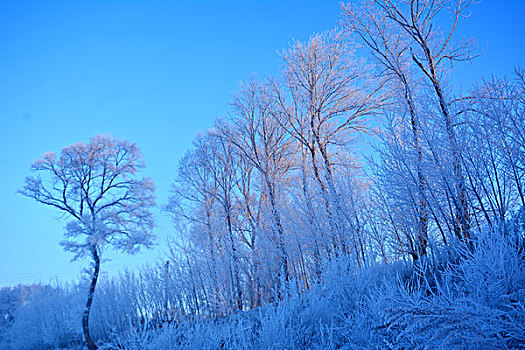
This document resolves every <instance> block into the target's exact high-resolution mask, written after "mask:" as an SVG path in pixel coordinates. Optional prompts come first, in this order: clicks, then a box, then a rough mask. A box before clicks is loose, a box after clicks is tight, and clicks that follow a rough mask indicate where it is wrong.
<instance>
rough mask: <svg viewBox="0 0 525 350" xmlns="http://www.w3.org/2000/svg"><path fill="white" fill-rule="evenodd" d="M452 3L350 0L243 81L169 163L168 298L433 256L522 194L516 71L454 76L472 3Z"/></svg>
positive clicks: (510, 209)
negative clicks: (464, 85)
mask: <svg viewBox="0 0 525 350" xmlns="http://www.w3.org/2000/svg"><path fill="white" fill-rule="evenodd" d="M447 4H448V3H447V2H435V1H406V2H404V1H403V2H391V1H362V2H360V3H359V4H352V3H350V4H348V5H344V6H343V7H342V12H343V15H342V20H341V25H340V27H339V28H338V29H335V30H333V31H330V32H326V33H323V34H317V35H314V36H312V37H311V38H310V39H309V40H308V41H307V42H294V43H293V45H292V46H291V47H290V48H288V49H287V50H284V51H282V52H281V57H282V67H283V68H282V72H281V75H280V76H278V77H271V78H266V79H251V80H249V81H248V82H246V83H243V84H241V87H240V90H239V92H238V93H237V94H236V95H235V96H234V98H233V101H232V102H231V107H232V108H231V113H230V114H229V115H228V116H226V117H222V118H219V119H218V120H217V121H216V122H215V125H214V126H213V127H212V128H211V129H210V130H208V131H206V132H203V133H201V134H199V135H198V136H197V137H196V139H195V140H194V143H193V147H192V148H191V149H190V150H189V151H188V152H187V153H186V155H185V156H184V158H183V159H182V160H181V162H180V165H179V171H178V174H177V177H176V180H175V183H174V186H173V193H172V196H171V199H170V203H169V205H168V206H167V208H168V210H169V211H170V212H171V213H172V215H173V218H174V219H175V220H174V221H175V223H176V225H177V232H178V235H177V236H175V237H174V238H173V241H172V243H173V244H172V247H171V248H172V250H171V252H172V256H173V261H172V262H171V264H172V265H171V268H172V269H173V270H176V271H177V273H178V274H180V278H181V279H183V280H184V281H185V284H184V285H185V288H182V289H180V293H181V296H180V299H179V300H178V301H177V302H176V303H175V304H173V305H172V304H170V308H171V309H173V310H184V313H187V314H193V315H198V316H207V317H209V316H218V315H223V314H227V313H230V312H232V311H233V310H248V309H252V308H254V307H257V306H259V305H263V304H266V303H268V302H272V301H275V300H279V299H282V298H283V297H285V296H287V295H288V296H289V295H295V294H301V293H303V292H304V291H306V290H309V289H310V287H311V285H312V284H313V283H316V282H319V281H320V279H321V273H322V271H323V266H324V265H325V264H326V263H329V262H330V261H332V260H333V259H336V258H338V257H341V256H347V257H351V258H352V259H354V260H355V263H356V265H355V266H356V267H357V268H361V267H369V266H373V265H375V264H376V263H378V262H384V263H391V262H394V261H399V260H402V261H411V262H413V263H414V264H416V265H420V264H421V265H428V264H430V265H432V264H436V263H437V262H438V261H439V260H440V259H441V257H443V255H447V254H448V255H449V254H451V253H450V249H449V246H450V245H451V244H455V243H456V242H457V241H459V242H463V243H464V244H466V245H471V244H472V239H473V236H475V235H476V232H477V231H478V230H479V229H481V228H483V227H485V226H489V227H495V226H494V225H499V224H500V223H501V222H503V221H504V220H505V219H508V218H509V217H510V216H512V215H513V214H514V213H515V212H516V211H517V210H518V209H519V208H520V207H522V206H523V205H525V197H524V192H523V191H524V190H523V186H524V173H525V172H524V169H525V168H524V166H525V157H524V156H525V153H524V151H525V138H524V136H525V134H524V131H523V130H525V120H524V117H523V112H524V107H525V100H524V98H525V95H524V92H525V81H524V78H525V72H524V71H523V70H522V69H521V68H517V69H516V71H515V72H514V75H512V77H510V78H497V77H492V78H489V79H487V80H484V81H482V82H481V83H479V84H477V85H476V86H474V87H472V89H471V90H470V91H469V92H468V94H459V93H458V91H456V90H454V88H453V86H452V85H451V81H452V79H453V77H454V69H453V68H454V64H455V63H456V62H458V61H467V60H470V59H473V58H474V57H475V56H476V55H477V53H476V51H475V45H473V41H472V40H468V41H458V40H456V38H455V36H456V35H455V28H456V25H457V22H458V21H459V20H460V19H462V17H464V16H465V14H466V13H467V11H469V10H470V7H469V6H470V4H471V2H464V1H460V2H455V5H456V6H455V7H453V8H452V9H450V8H448V7H447V6H448V5H447ZM448 11H451V13H449V14H450V15H451V21H449V22H447V23H446V28H440V26H438V23H437V20H436V19H437V17H438V16H442V15H444V14H445V13H446V12H448ZM363 150H364V151H363ZM172 312H173V311H172Z"/></svg>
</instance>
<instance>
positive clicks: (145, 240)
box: [20, 135, 155, 350]
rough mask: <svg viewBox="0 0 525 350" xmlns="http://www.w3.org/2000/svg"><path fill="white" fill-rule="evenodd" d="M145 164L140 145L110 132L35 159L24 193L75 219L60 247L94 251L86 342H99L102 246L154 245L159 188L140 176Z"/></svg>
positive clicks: (80, 254)
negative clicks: (95, 311) (93, 326)
mask: <svg viewBox="0 0 525 350" xmlns="http://www.w3.org/2000/svg"><path fill="white" fill-rule="evenodd" d="M143 167H144V163H143V162H142V160H141V155H140V151H139V149H138V147H137V146H136V145H135V144H132V143H130V142H128V141H121V140H118V139H115V138H112V137H111V136H101V135H97V136H94V137H92V138H91V140H90V142H89V143H88V144H83V143H77V144H75V145H72V146H69V147H66V148H64V149H63V150H62V152H61V153H60V156H59V157H58V158H57V156H56V155H55V153H48V154H45V155H44V156H43V157H42V159H38V160H37V161H36V162H35V163H33V165H32V168H31V171H32V172H33V175H32V176H30V177H27V178H26V181H25V186H24V188H23V189H22V190H20V193H21V194H23V195H25V196H27V197H29V198H33V199H34V200H36V201H37V202H39V203H42V204H45V205H48V206H51V207H55V208H57V209H59V210H60V211H61V212H62V213H64V214H65V215H66V216H67V217H68V218H70V219H71V221H69V222H68V223H67V225H66V227H65V234H64V240H63V241H62V242H61V245H62V246H63V247H64V249H65V250H66V251H69V252H72V253H74V254H75V255H74V258H73V259H77V258H82V257H85V256H86V255H91V258H92V259H93V267H94V270H93V274H92V277H91V285H90V287H89V293H88V298H87V301H86V307H85V309H84V313H83V316H82V327H83V331H84V343H85V345H86V346H87V347H88V348H89V349H90V350H92V349H97V346H96V344H95V342H94V341H93V339H92V338H91V336H90V332H89V313H90V310H91V305H92V303H93V297H94V294H95V287H96V285H97V280H98V276H99V272H100V256H101V253H102V249H103V248H104V247H105V246H107V245H109V246H113V247H114V248H116V249H118V250H120V251H123V252H126V253H130V254H133V253H136V252H138V251H139V250H140V248H141V247H142V246H145V247H149V246H151V244H152V240H153V234H152V229H153V226H154V223H153V217H152V214H151V211H150V209H151V208H152V207H153V206H154V197H153V193H154V190H155V186H154V184H153V182H152V181H151V180H150V179H147V178H142V179H137V178H136V175H137V171H139V170H140V169H141V168H143Z"/></svg>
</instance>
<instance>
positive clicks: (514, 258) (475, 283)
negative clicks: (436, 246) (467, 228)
mask: <svg viewBox="0 0 525 350" xmlns="http://www.w3.org/2000/svg"><path fill="white" fill-rule="evenodd" d="M460 255H462V256H463V258H462V259H460V260H459V261H458V262H457V263H456V264H455V265H451V266H450V268H449V269H448V270H447V271H445V272H444V273H443V276H440V278H436V279H435V280H439V281H440V282H438V283H437V284H436V287H435V290H429V289H428V288H427V287H426V285H427V284H425V283H424V281H423V283H421V285H419V286H418V287H417V288H415V290H410V291H409V290H408V289H406V288H404V287H403V286H402V284H398V294H397V296H396V297H395V298H394V299H393V301H392V306H391V308H390V309H388V310H387V313H386V320H387V324H388V341H389V342H390V343H391V344H392V346H393V347H394V348H414V349H423V348H436V349H449V348H467V349H479V348H491V349H507V348H515V347H519V346H520V345H521V346H522V345H523V344H525V308H524V305H525V266H524V260H523V257H521V256H520V255H519V252H518V249H517V246H516V239H515V233H512V234H509V233H505V230H504V228H503V226H500V227H497V228H495V229H486V230H484V231H482V232H479V233H478V235H477V236H476V240H475V242H474V246H473V248H471V249H467V248H462V249H461V251H460Z"/></svg>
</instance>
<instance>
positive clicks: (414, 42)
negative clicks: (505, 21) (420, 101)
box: [374, 0, 476, 240]
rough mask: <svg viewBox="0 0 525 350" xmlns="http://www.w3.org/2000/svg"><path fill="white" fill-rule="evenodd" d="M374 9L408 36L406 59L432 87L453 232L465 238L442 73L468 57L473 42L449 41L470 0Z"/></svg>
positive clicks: (402, 0)
mask: <svg viewBox="0 0 525 350" xmlns="http://www.w3.org/2000/svg"><path fill="white" fill-rule="evenodd" d="M374 2H375V4H376V5H377V8H379V9H381V11H383V12H384V14H385V16H386V17H387V18H388V19H389V20H390V21H391V23H393V24H394V25H395V27H397V28H399V29H400V30H402V31H403V32H404V33H405V34H406V35H407V37H408V38H409V39H410V46H409V47H408V48H409V50H410V58H411V60H412V62H413V63H414V64H415V66H417V68H418V69H419V71H420V72H421V73H422V75H423V76H424V77H425V78H426V79H427V81H428V82H429V83H430V85H431V86H432V89H433V91H434V94H435V97H436V99H437V102H438V106H439V108H438V109H439V111H440V114H441V117H442V122H443V124H444V126H445V130H446V134H447V137H448V141H449V143H450V148H451V153H452V163H453V165H452V166H453V177H454V179H453V183H454V187H455V188H454V194H453V196H454V197H453V200H454V205H455V211H456V213H455V217H454V232H455V234H456V236H458V237H459V238H461V239H463V240H468V239H469V228H470V218H469V208H468V198H467V193H466V188H465V179H464V174H463V169H462V162H461V151H460V149H459V145H458V142H457V137H456V131H455V129H454V125H455V123H456V121H455V120H454V115H453V113H452V111H451V106H450V104H451V102H452V101H450V100H448V99H447V95H446V91H445V87H444V82H443V72H444V71H446V69H447V66H446V64H447V63H449V64H452V63H453V62H457V61H466V60H470V59H472V58H473V57H474V56H475V55H476V54H475V52H474V48H475V45H474V41H473V40H467V41H463V42H459V43H457V44H455V43H454V42H453V40H452V38H453V36H454V33H455V31H456V28H457V24H458V22H459V20H460V19H461V18H462V17H464V16H465V15H467V11H468V8H469V6H470V5H471V4H472V3H473V0H439V1H436V0H375V1H374ZM446 10H450V12H451V14H452V17H453V19H452V21H451V23H450V28H447V29H446V30H447V31H446V32H445V33H444V34H442V33H441V31H440V28H439V26H437V25H436V23H435V21H436V17H437V16H438V15H439V14H440V13H442V12H444V11H446Z"/></svg>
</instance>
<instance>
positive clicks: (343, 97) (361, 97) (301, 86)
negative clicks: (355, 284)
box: [275, 30, 385, 259]
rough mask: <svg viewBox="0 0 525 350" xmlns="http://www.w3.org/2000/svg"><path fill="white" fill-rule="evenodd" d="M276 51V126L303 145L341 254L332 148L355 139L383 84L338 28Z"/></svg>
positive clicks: (342, 239)
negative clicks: (279, 79) (279, 66)
mask: <svg viewBox="0 0 525 350" xmlns="http://www.w3.org/2000/svg"><path fill="white" fill-rule="evenodd" d="M281 56H282V58H283V61H284V64H285V68H284V71H283V76H284V83H285V86H286V89H282V88H279V87H278V86H276V87H275V91H276V95H277V101H278V104H279V106H280V107H281V109H280V113H279V114H278V115H277V119H278V120H285V121H286V123H283V122H281V125H283V126H284V127H285V128H286V130H287V131H288V132H289V133H290V135H292V136H293V137H294V138H295V139H296V140H297V141H298V142H299V144H300V145H301V147H304V149H305V150H306V153H305V155H306V154H307V155H308V156H309V159H310V161H311V162H310V163H311V168H312V170H313V174H314V178H315V179H316V181H317V183H318V184H319V186H320V188H321V193H322V195H323V197H324V203H325V208H326V212H327V215H328V222H329V224H330V226H331V231H332V232H334V233H336V235H335V236H332V239H333V246H334V252H335V253H336V254H337V251H338V250H339V249H340V250H341V251H342V252H343V253H346V252H347V247H346V242H345V237H344V234H343V231H345V230H344V227H343V226H342V225H341V221H340V220H338V219H337V218H336V217H339V218H343V219H345V218H346V219H348V218H347V217H346V215H345V213H344V212H343V211H342V210H341V203H340V198H339V196H340V194H339V193H338V192H337V189H336V187H335V185H334V179H333V177H334V174H333V172H334V165H335V163H336V161H337V149H338V148H340V146H342V145H348V144H349V143H350V141H352V140H353V139H355V138H356V137H357V136H358V135H359V132H360V131H363V130H364V124H363V122H364V119H365V118H366V117H367V116H370V115H373V114H374V113H375V112H376V111H377V108H379V107H380V106H381V105H382V104H383V103H384V100H385V96H383V95H382V94H381V93H380V92H381V89H380V88H381V87H382V83H381V82H379V83H378V84H375V83H372V81H371V80H369V79H368V74H367V73H366V68H365V67H364V65H363V64H362V62H361V61H360V60H359V59H357V58H356V57H355V55H354V51H353V50H351V48H350V46H349V43H348V41H347V40H346V38H345V36H344V34H343V33H341V31H337V30H336V31H331V32H327V33H324V34H317V35H314V36H312V37H311V38H310V39H309V40H308V42H306V43H301V42H295V43H294V44H293V45H292V47H291V48H290V49H288V50H286V51H284V52H283V53H282V55H281ZM346 221H348V222H349V220H346ZM343 222H344V221H343ZM358 259H359V258H358Z"/></svg>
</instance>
